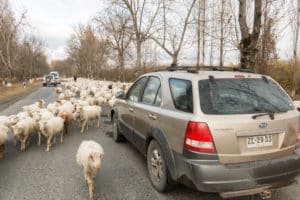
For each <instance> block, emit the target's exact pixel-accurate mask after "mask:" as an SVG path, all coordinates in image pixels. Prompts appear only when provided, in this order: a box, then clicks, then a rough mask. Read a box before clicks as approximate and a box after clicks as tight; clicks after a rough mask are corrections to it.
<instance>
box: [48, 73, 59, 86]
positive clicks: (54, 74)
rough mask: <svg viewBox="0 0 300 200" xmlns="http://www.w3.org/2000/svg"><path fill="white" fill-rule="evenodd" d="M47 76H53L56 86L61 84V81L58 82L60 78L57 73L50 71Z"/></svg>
mask: <svg viewBox="0 0 300 200" xmlns="http://www.w3.org/2000/svg"><path fill="white" fill-rule="evenodd" d="M49 75H53V76H54V78H55V81H56V83H57V84H60V83H61V81H60V76H59V73H58V72H56V71H52V72H50V73H49Z"/></svg>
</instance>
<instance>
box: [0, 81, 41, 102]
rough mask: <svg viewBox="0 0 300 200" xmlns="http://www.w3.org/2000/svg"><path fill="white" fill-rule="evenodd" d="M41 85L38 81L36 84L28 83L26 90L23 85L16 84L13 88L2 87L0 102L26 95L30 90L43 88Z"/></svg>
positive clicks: (0, 88)
mask: <svg viewBox="0 0 300 200" xmlns="http://www.w3.org/2000/svg"><path fill="white" fill-rule="evenodd" d="M41 84H42V82H41V81H36V82H34V83H27V85H26V87H25V88H24V87H23V85H22V83H14V84H13V86H12V87H0V101H1V100H4V99H8V98H10V97H13V96H18V95H21V94H25V93H27V92H29V91H30V90H32V89H34V88H37V87H39V86H41Z"/></svg>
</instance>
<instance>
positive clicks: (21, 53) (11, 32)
mask: <svg viewBox="0 0 300 200" xmlns="http://www.w3.org/2000/svg"><path fill="white" fill-rule="evenodd" d="M25 19H26V12H23V13H21V15H20V17H18V18H17V17H16V16H15V13H13V11H12V10H11V8H10V6H9V3H8V1H7V0H0V78H1V79H3V80H10V81H13V80H18V81H21V80H25V79H31V78H34V77H37V76H40V75H42V74H44V73H45V72H46V71H48V64H47V57H46V56H45V54H44V51H43V46H42V43H41V42H40V41H39V40H38V39H37V38H36V37H34V36H24V34H23V35H22V33H23V30H24V28H25V26H26V24H25Z"/></svg>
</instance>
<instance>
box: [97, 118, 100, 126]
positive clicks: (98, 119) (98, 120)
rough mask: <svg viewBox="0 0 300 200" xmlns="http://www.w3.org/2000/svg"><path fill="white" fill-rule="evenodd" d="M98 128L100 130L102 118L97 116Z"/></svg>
mask: <svg viewBox="0 0 300 200" xmlns="http://www.w3.org/2000/svg"><path fill="white" fill-rule="evenodd" d="M97 128H100V116H97Z"/></svg>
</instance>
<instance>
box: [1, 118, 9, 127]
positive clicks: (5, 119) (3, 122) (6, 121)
mask: <svg viewBox="0 0 300 200" xmlns="http://www.w3.org/2000/svg"><path fill="white" fill-rule="evenodd" d="M0 125H5V126H10V120H9V117H7V116H0Z"/></svg>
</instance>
